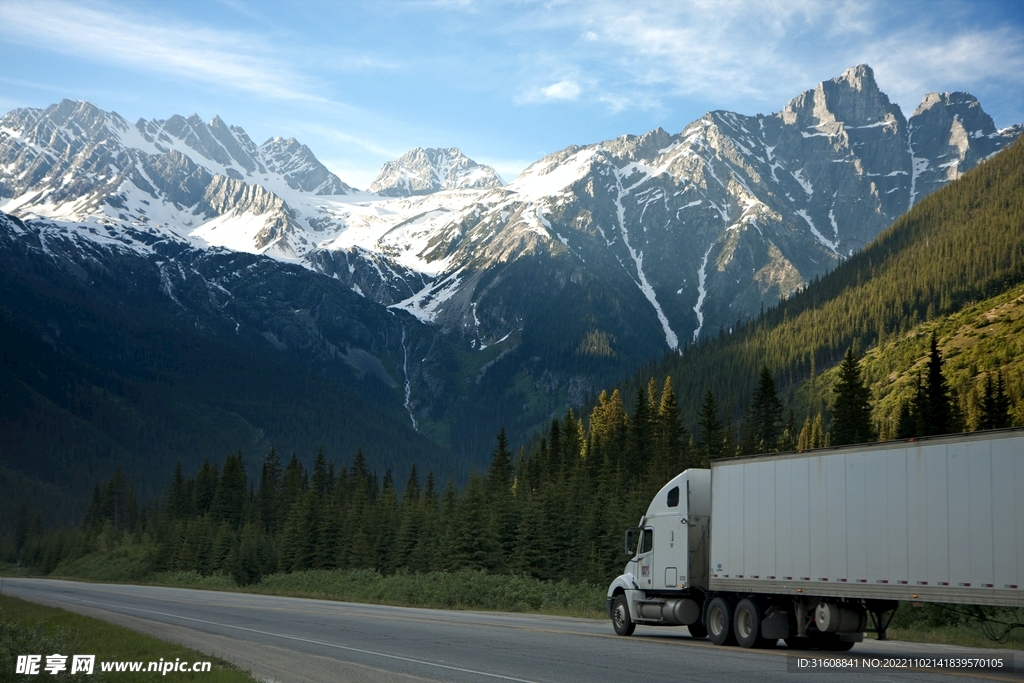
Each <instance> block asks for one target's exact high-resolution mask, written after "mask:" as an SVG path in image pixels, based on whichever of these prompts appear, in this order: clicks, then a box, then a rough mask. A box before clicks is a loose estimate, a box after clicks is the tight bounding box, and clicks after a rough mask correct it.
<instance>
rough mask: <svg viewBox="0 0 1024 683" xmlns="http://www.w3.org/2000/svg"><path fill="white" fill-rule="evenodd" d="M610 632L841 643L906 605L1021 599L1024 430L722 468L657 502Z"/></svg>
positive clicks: (762, 459) (617, 591)
mask: <svg viewBox="0 0 1024 683" xmlns="http://www.w3.org/2000/svg"><path fill="white" fill-rule="evenodd" d="M626 555H627V556H628V557H630V558H631V559H630V560H629V562H628V564H627V565H626V568H625V570H624V572H623V574H622V575H620V576H619V577H618V578H616V579H615V580H614V581H612V583H611V585H610V586H609V588H608V594H607V604H608V615H609V617H610V618H611V621H612V626H613V628H614V630H615V632H616V633H617V634H619V635H622V636H628V635H631V634H632V633H633V631H634V629H635V628H636V625H637V624H645V625H651V626H686V627H687V628H688V629H689V632H690V634H691V635H692V636H694V637H696V638H704V637H707V638H708V639H710V640H711V641H712V642H713V643H715V644H717V645H726V644H734V643H735V644H739V645H740V646H742V647H771V646H774V645H776V644H777V643H778V641H779V640H783V641H785V643H786V644H787V645H788V646H789V647H791V648H800V649H819V650H834V651H842V650H849V649H850V648H851V647H853V645H854V643H857V642H860V641H862V640H863V637H864V633H865V632H869V633H870V632H873V633H876V634H877V636H878V638H879V639H884V638H885V636H886V629H887V628H888V626H889V623H890V622H891V620H892V616H893V614H894V613H895V611H896V609H897V607H898V605H899V602H900V601H909V602H913V603H923V602H935V603H960V604H966V605H996V606H1004V607H1024V590H1022V588H1024V580H1022V575H1024V430H1021V429H1008V430H996V431H989V432H975V433H972V434H960V435H954V436H941V437H929V438H920V439H911V440H904V441H892V442H883V443H874V444H867V445H858V446H844V447H836V448H825V449H815V450H813V451H807V452H797V453H779V454H771V455H760V456H752V457H737V458H722V459H715V460H713V461H711V468H710V469H688V470H686V471H685V472H682V473H681V474H679V475H677V476H675V477H674V478H673V479H672V480H671V481H669V482H668V483H667V484H666V485H665V486H664V487H662V489H661V490H660V491H659V492H658V493H657V495H656V496H655V497H654V500H652V501H651V504H650V506H649V507H648V509H647V513H646V514H645V515H644V516H643V517H642V518H641V519H640V523H639V525H638V527H637V528H635V529H629V530H627V532H626Z"/></svg>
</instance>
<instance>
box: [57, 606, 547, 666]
mask: <svg viewBox="0 0 1024 683" xmlns="http://www.w3.org/2000/svg"><path fill="white" fill-rule="evenodd" d="M64 599H65V600H68V599H69V598H67V597H65V598H64ZM70 600H73V601H75V602H82V603H87V604H90V605H99V606H100V607H101V608H104V609H105V611H107V612H113V611H114V610H112V609H110V605H106V604H105V603H102V602H95V601H94V600H84V599H82V598H70ZM120 609H127V610H132V611H135V612H143V613H146V614H158V615H160V616H162V617H171V618H173V619H184V620H185V621H195V622H197V623H200V624H209V625H210V626H220V627H222V628H234V629H238V630H239V631H248V632H250V633H258V634H260V635H263V636H272V637H274V638H284V639H286V640H297V641H299V642H301V643H310V644H313V645H324V646H326V647H334V648H338V649H339V650H349V651H350V652H359V653H361V654H364V655H376V656H377V657H386V658H387V659H397V660H400V661H403V662H411V663H413V664H423V665H425V666H435V667H437V668H439V669H449V670H451V671H461V672H463V673H468V674H476V675H478V676H487V677H489V678H500V679H501V680H503V681H516V683H538V681H530V680H527V679H525V678H513V677H512V676H502V675H501V674H492V673H487V672H486V671H477V670H475V669H464V668H462V667H458V666H449V665H448V664H438V663H436V662H428V661H426V660H422V659H412V658H411V657H402V656H400V655H389V654H387V653H386V652H374V651H373V650H363V649H361V648H358V647H349V646H348V645H338V644H336V643H327V642H324V641H322V640H311V639H309V638H299V637H298V636H289V635H285V634H283V633H271V632H270V631H260V630H258V629H254V628H246V627H245V626H235V625H233V624H221V623H218V622H216V621H206V620H204V619H194V618H192V617H183V616H181V615H180V614H169V613H167V612H157V611H155V610H149V609H142V608H140V607H128V606H120Z"/></svg>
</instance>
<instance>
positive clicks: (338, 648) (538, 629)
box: [2, 578, 1024, 683]
mask: <svg viewBox="0 0 1024 683" xmlns="http://www.w3.org/2000/svg"><path fill="white" fill-rule="evenodd" d="M2 590H3V593H4V594H7V595H14V596H17V597H20V598H23V599H26V600H32V601H35V602H40V603H45V604H50V605H55V606H59V607H63V608H65V609H70V610H73V611H76V612H82V613H86V614H90V615H92V616H97V617H100V618H103V619H106V620H108V621H114V622H117V623H121V624H124V625H127V626H129V627H131V628H134V629H136V630H140V631H144V632H148V633H151V634H153V635H157V636H158V637H161V638H164V639H166V640H172V641H176V642H181V643H183V644H185V645H187V646H189V647H193V648H195V649H198V650H200V651H203V652H206V653H208V654H212V655H216V656H219V657H222V658H224V659H227V660H229V661H233V662H235V663H236V664H238V665H239V666H240V667H242V668H243V669H246V670H250V671H252V672H253V673H254V674H255V675H256V676H257V677H258V678H261V679H263V680H268V681H281V682H288V683H292V682H293V681H295V682H300V681H309V682H312V683H320V682H321V681H368V682H370V683H375V682H378V681H379V682H381V683H389V682H392V681H402V682H410V681H423V680H426V681H452V682H455V683H462V682H465V683H498V682H500V681H517V682H521V683H526V682H530V683H551V682H556V681H557V682H560V683H603V682H609V683H610V682H613V681H614V682H616V683H618V682H621V681H631V682H647V681H672V682H673V683H676V682H679V681H687V682H690V681H694V682H702V681H707V682H708V683H722V682H723V681H745V682H764V683H769V682H776V681H779V682H781V681H801V680H804V681H808V683H810V682H811V681H823V680H825V681H829V680H832V681H841V682H843V683H860V682H862V681H864V682H866V681H872V682H875V681H964V680H965V679H983V680H999V681H1024V656H1022V655H1024V653H1015V652H1013V651H1011V650H977V649H970V648H955V647H950V646H937V645H918V644H910V643H898V642H892V641H887V642H878V641H873V640H867V641H865V642H864V643H860V644H858V645H857V646H856V647H855V648H854V649H853V651H852V652H851V653H849V654H851V655H856V657H857V658H858V659H862V658H873V657H877V658H879V659H880V660H883V662H884V660H885V659H887V658H895V657H951V656H968V657H982V658H993V657H1002V658H1004V660H1006V661H1007V663H1009V662H1014V657H1015V656H1016V660H1015V669H1014V670H1003V671H991V670H987V671H977V670H976V671H962V672H956V673H951V674H939V673H930V672H922V671H910V670H892V669H888V670H880V669H868V668H860V669H858V670H849V669H846V670H843V671H836V670H831V669H827V670H823V669H815V670H805V671H799V670H797V669H796V668H795V665H796V662H797V658H799V657H806V656H807V653H799V652H790V651H787V649H786V648H785V647H784V646H782V647H778V648H775V649H773V650H744V649H740V648H736V647H733V648H722V647H716V646H713V645H711V644H710V643H708V642H707V641H699V640H693V639H691V638H690V637H689V636H688V633H687V631H686V629H684V628H683V629H681V628H662V629H658V628H650V627H643V626H640V627H638V628H637V630H636V633H635V634H634V635H633V636H632V637H630V638H621V637H618V636H615V635H614V634H613V633H612V629H611V624H610V622H608V621H607V620H601V621H596V620H588V619H571V618H564V617H550V616H538V615H523V614H508V613H489V612H453V611H444V610H429V609H415V608H404V607H385V606H379V605H360V604H353V603H342V602H331V601H325V600H306V599H300V598H285V597H277V596H267V595H251V594H244V593H221V592H215V591H199V590H188V589H180V588H159V587H152V586H127V585H107V584H88V583H78V582H73V581H52V580H47V579H10V578H7V579H4V581H3V586H2ZM843 656H845V655H843ZM154 675H156V674H148V676H154Z"/></svg>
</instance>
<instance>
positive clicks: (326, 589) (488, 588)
mask: <svg viewBox="0 0 1024 683" xmlns="http://www.w3.org/2000/svg"><path fill="white" fill-rule="evenodd" d="M149 582H151V583H157V584H160V585H167V586H177V587H182V588H202V589H209V590H235V591H244V592H250V593H262V594H266V595H287V596H292V597H301V598H318V599H323V600H341V601H345V602H362V603H371V604H378V605H398V606H403V607H432V608H437V609H478V610H492V611H502V612H537V613H542V614H557V615H561V616H576V617H602V616H604V614H605V588H604V587H603V586H596V585H594V584H587V583H582V584H572V583H569V582H568V581H559V582H557V583H556V582H545V581H538V580H536V579H531V578H529V577H526V576H509V575H502V574H488V573H486V572H483V571H472V570H462V571H457V572H431V573H429V574H409V573H402V572H399V573H396V574H391V575H384V574H381V573H379V572H377V571H376V570H373V569H353V570H344V571H329V570H309V571H301V572H292V573H290V574H285V573H278V574H272V575H270V576H265V577H263V579H262V580H261V581H260V582H259V583H257V584H255V585H253V586H246V587H245V588H239V587H238V586H236V585H235V584H234V582H233V581H232V580H231V579H230V578H229V577H227V576H224V575H222V574H215V575H213V576H202V575H200V574H198V573H196V572H165V573H161V574H154V575H153V576H151V577H150V579H149Z"/></svg>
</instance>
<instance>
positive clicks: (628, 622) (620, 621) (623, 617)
mask: <svg viewBox="0 0 1024 683" xmlns="http://www.w3.org/2000/svg"><path fill="white" fill-rule="evenodd" d="M612 628H614V629H615V633H617V634H618V635H620V636H631V635H633V631H635V630H636V624H634V623H633V620H632V619H630V617H629V605H628V604H626V596H625V595H624V594H623V593H619V594H618V595H617V596H616V597H615V602H613V603H612Z"/></svg>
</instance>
